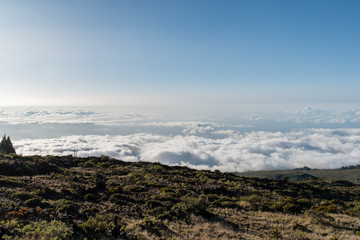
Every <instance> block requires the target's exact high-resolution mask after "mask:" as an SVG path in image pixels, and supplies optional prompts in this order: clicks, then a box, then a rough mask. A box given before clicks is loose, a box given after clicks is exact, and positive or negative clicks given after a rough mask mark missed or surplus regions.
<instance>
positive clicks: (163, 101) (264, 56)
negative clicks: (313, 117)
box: [0, 0, 360, 107]
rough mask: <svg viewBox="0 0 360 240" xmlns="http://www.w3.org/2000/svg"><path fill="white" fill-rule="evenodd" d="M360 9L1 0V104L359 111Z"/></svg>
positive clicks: (352, 5)
mask: <svg viewBox="0 0 360 240" xmlns="http://www.w3.org/2000/svg"><path fill="white" fill-rule="evenodd" d="M359 9H360V2H359V1H355V0H354V1H351V0H348V1H340V0H339V1H331V0H326V1H325V0H318V1H306V0H305V1H304V0H302V1H280V0H273V1H269V0H266V1H265V0H264V1H260V0H251V1H190V0H181V1H180V0H179V1H165V0H164V1H160V0H155V1H137V0H134V1H130V0H128V1H38V0H35V1H16V2H15V1H10V0H8V1H1V3H0V53H1V54H0V81H1V94H0V103H1V104H0V105H121V106H167V107H171V106H189V105H197V106H211V105H213V104H217V106H219V107H225V106H229V105H232V106H236V105H237V104H248V103H260V104H262V103H275V104H276V103H284V102H286V103H305V104H311V103H347V102H351V103H359V102H360V94H358V89H359V87H360V81H359V77H360V68H359V66H360V46H359V42H360V31H359V24H360V14H359Z"/></svg>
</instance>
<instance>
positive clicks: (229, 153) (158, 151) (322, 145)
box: [14, 125, 360, 171]
mask: <svg viewBox="0 0 360 240" xmlns="http://www.w3.org/2000/svg"><path fill="white" fill-rule="evenodd" d="M195 129H197V130H196V131H211V126H210V127H209V126H207V125H206V126H202V125H201V126H197V127H196V126H195ZM192 130H193V129H191V130H190V131H192ZM196 131H195V132H196ZM186 132H188V130H186ZM195 132H194V133H195ZM226 134H227V136H226V137H223V138H208V137H204V136H195V135H190V134H188V135H177V136H162V135H156V134H145V133H137V134H131V135H115V136H112V135H106V136H98V135H73V136H65V137H61V138H51V139H31V140H30V139H24V140H19V141H14V145H15V147H16V150H17V152H18V153H20V154H24V155H34V154H39V155H48V154H53V155H68V154H76V155H77V156H91V155H95V156H100V155H108V156H111V157H114V158H117V159H121V160H125V161H138V160H141V161H150V162H161V163H164V164H169V165H181V166H189V167H193V168H197V169H211V170H214V169H219V170H222V171H249V170H263V169H292V168H296V167H302V166H308V167H311V168H337V167H341V166H347V165H354V164H360V129H335V130H334V129H307V130H297V131H292V132H287V133H282V132H264V131H256V132H249V133H243V134H240V133H236V132H233V131H228V132H226Z"/></svg>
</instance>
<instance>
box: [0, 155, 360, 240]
mask: <svg viewBox="0 0 360 240" xmlns="http://www.w3.org/2000/svg"><path fill="white" fill-rule="evenodd" d="M0 191H1V196H0V219H1V220H0V237H1V238H2V239H50V238H55V237H58V238H59V239H85V238H86V239H358V238H359V235H360V227H359V226H360V219H359V216H360V187H359V186H358V185H356V184H351V185H347V184H332V183H330V182H326V181H323V180H316V179H314V180H311V181H309V180H308V181H307V182H299V183H292V182H288V181H284V180H271V179H258V178H249V177H240V176H236V175H234V174H231V173H221V172H219V171H213V172H212V171H199V170H193V169H189V168H186V167H170V166H165V165H161V164H159V163H147V162H133V163H129V162H123V161H119V160H115V159H110V158H108V157H88V158H77V157H73V156H65V157H56V156H47V157H40V156H31V157H23V156H18V155H14V154H13V155H0Z"/></svg>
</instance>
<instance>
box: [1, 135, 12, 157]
mask: <svg viewBox="0 0 360 240" xmlns="http://www.w3.org/2000/svg"><path fill="white" fill-rule="evenodd" d="M0 152H1V153H6V154H10V153H16V152H15V148H14V146H13V145H12V142H11V139H10V137H9V136H8V137H6V135H4V137H3V138H2V140H1V142H0Z"/></svg>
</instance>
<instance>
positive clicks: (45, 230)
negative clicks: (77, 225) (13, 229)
mask: <svg viewBox="0 0 360 240" xmlns="http://www.w3.org/2000/svg"><path fill="white" fill-rule="evenodd" d="M20 232H21V233H22V234H24V235H25V236H26V238H27V239H34V240H37V239H41V240H46V239H58V240H60V239H63V240H65V239H70V238H71V237H72V235H73V229H72V228H71V227H69V226H67V225H66V224H65V223H63V222H61V221H57V220H52V221H51V222H47V221H41V222H35V223H31V224H28V225H25V226H24V227H23V228H22V229H21V230H20Z"/></svg>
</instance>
